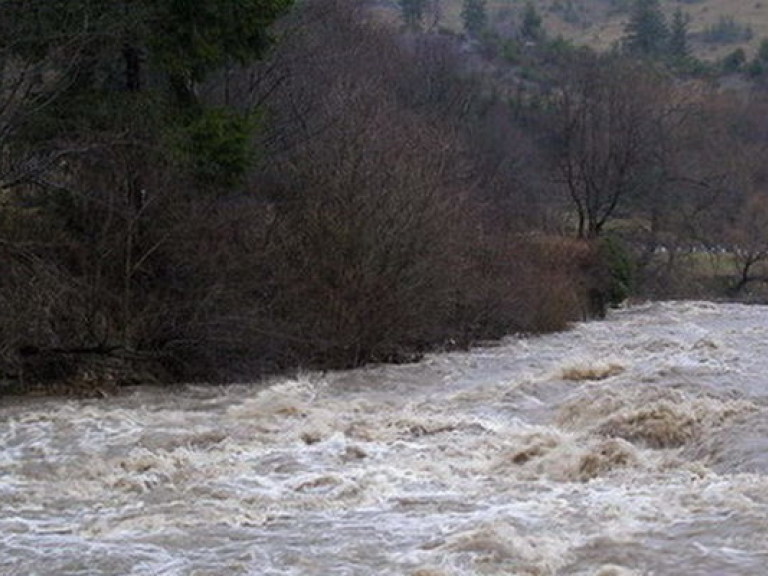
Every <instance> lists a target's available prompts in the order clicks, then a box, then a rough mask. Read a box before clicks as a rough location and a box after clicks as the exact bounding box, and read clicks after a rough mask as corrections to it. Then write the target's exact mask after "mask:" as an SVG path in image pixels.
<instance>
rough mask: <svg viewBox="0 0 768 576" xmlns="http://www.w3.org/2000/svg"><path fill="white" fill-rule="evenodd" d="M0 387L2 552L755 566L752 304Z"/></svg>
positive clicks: (581, 568) (425, 572) (194, 564)
mask: <svg viewBox="0 0 768 576" xmlns="http://www.w3.org/2000/svg"><path fill="white" fill-rule="evenodd" d="M0 402H2V404H1V405H0V574H4V575H9V576H10V575H19V576H22V575H23V576H30V575H35V574H39V575H56V576H64V575H76V574H77V575H120V576H124V575H137V576H138V575H167V576H170V575H185V576H186V575H189V576H193V575H194V576H203V575H259V576H262V575H264V576H266V575H277V574H280V575H318V576H319V575H323V576H330V575H334V576H337V575H338V576H341V575H405V576H459V575H501V574H504V575H526V576H528V575H531V576H533V575H535V576H548V575H574V576H578V575H584V576H640V575H649V576H651V575H668V574H685V575H686V576H697V575H702V576H703V575H713V576H714V575H729V576H734V575H749V576H755V575H759V574H766V573H768V307H760V306H743V305H736V304H710V303H701V302H681V303H655V304H649V305H645V306H638V307H634V308H629V309H627V310H622V311H618V312H615V313H613V314H612V315H611V316H610V317H609V319H608V320H607V321H604V322H595V323H587V324H579V325H576V326H574V328H573V329H572V330H570V331H568V332H564V333H560V334H554V335H548V336H543V337H531V338H513V337H510V338H507V339H505V340H504V341H502V342H501V343H499V344H498V345H493V346H488V347H485V348H477V349H474V350H472V351H469V352H461V353H456V352H454V353H447V354H435V355H430V356H427V357H426V358H425V359H424V360H423V361H422V362H420V363H418V364H412V365H401V366H373V367H367V368H363V369H358V370H352V371H344V372H333V373H327V374H316V373H307V374H303V375H300V376H299V377H296V378H283V379H279V380H275V381H273V382H270V383H268V384H263V385H228V386H218V387H215V386H186V387H181V388H177V389H174V390H163V389H156V388H148V387H147V388H142V387H138V388H135V389H130V390H129V391H127V392H126V393H124V394H122V395H120V396H117V397H113V398H109V399H106V400H79V401H75V400H70V401H62V400H54V399H47V400H41V399H7V398H6V399H0Z"/></svg>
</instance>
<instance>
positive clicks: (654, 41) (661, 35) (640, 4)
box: [623, 0, 669, 57]
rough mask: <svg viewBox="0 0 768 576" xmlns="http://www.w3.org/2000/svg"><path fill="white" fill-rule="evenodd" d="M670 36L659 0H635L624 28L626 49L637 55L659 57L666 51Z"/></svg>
mask: <svg viewBox="0 0 768 576" xmlns="http://www.w3.org/2000/svg"><path fill="white" fill-rule="evenodd" d="M668 38H669V30H668V28H667V23H666V19H665V18H664V14H663V12H662V11H661V6H660V5H659V0H635V3H634V5H633V6H632V11H631V13H630V16H629V21H628V22H627V25H626V27H625V29H624V38H623V45H624V49H625V50H626V51H627V52H629V53H630V54H634V55H637V56H645V57H658V56H661V55H663V54H664V53H665V52H666V49H667V41H668Z"/></svg>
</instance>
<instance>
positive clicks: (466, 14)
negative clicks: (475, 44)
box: [461, 0, 488, 36]
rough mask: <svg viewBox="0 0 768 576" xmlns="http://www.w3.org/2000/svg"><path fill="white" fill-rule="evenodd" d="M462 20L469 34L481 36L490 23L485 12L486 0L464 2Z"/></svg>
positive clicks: (466, 0) (467, 0)
mask: <svg viewBox="0 0 768 576" xmlns="http://www.w3.org/2000/svg"><path fill="white" fill-rule="evenodd" d="M461 19H462V20H463V21H464V30H465V31H466V32H467V34H469V35H470V36H479V35H480V33H481V32H482V31H483V30H484V29H485V25H486V23H487V21H488V16H487V14H486V12H485V0H464V5H463V7H462V9H461Z"/></svg>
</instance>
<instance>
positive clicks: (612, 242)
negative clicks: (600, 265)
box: [599, 236, 635, 306]
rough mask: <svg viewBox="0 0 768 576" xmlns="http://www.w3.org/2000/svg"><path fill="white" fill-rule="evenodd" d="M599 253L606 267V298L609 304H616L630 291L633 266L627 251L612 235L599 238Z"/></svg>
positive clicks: (623, 299)
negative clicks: (607, 279) (607, 280)
mask: <svg viewBox="0 0 768 576" xmlns="http://www.w3.org/2000/svg"><path fill="white" fill-rule="evenodd" d="M599 254H600V257H601V259H602V261H603V262H604V263H605V266H606V267H607V269H608V277H609V278H610V281H609V282H608V287H607V292H606V296H607V298H606V300H607V303H608V304H609V305H610V306H618V305H620V304H621V303H622V302H624V301H625V300H626V299H627V298H629V296H630V295H631V293H632V288H633V285H634V276H635V273H634V270H635V266H634V264H633V262H632V257H631V255H630V253H629V251H628V250H627V249H626V248H625V247H624V246H623V245H622V243H621V242H620V241H619V240H618V239H616V238H614V237H610V236H609V237H606V238H602V239H601V240H600V248H599Z"/></svg>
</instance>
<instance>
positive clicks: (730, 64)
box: [721, 48, 747, 74]
mask: <svg viewBox="0 0 768 576" xmlns="http://www.w3.org/2000/svg"><path fill="white" fill-rule="evenodd" d="M746 62H747V55H746V53H745V52H744V49H743V48H737V49H736V50H734V51H733V52H731V53H730V54H727V55H726V56H725V57H724V58H723V60H722V63H721V66H722V70H723V72H724V73H726V74H733V73H734V72H738V71H739V70H741V69H742V67H743V66H744V64H746Z"/></svg>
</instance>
